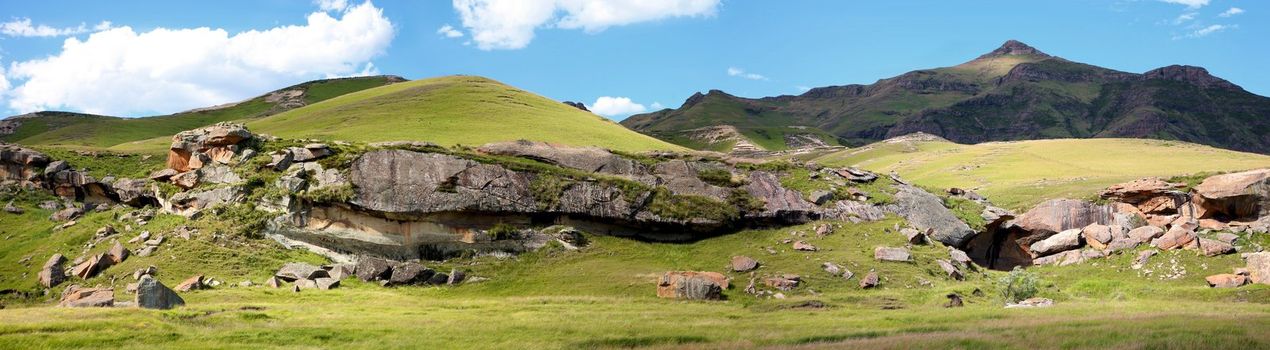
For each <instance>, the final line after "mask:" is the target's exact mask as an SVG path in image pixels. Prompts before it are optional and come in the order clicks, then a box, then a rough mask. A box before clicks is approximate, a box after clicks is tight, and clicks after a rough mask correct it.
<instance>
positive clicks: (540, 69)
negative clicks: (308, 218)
mask: <svg viewBox="0 0 1270 350" xmlns="http://www.w3.org/2000/svg"><path fill="white" fill-rule="evenodd" d="M1268 14H1270V4H1268V3H1266V2H1262V1H1250V0H1137V1H1128V0H1121V1H1113V0H1108V1H1093V0H1089V1H1075V0H1073V1H830V0H825V1H729V0H644V1H636V0H456V1H454V2H449V1H404V0H403V1H389V0H378V1H374V2H373V3H363V2H361V1H357V0H348V1H340V0H318V1H308V0H295V1H284V0H255V1H216V2H202V3H195V2H184V1H182V2H172V1H126V2H102V1H78V2H77V1H57V2H52V1H21V2H12V1H7V2H5V3H4V4H2V5H0V21H3V22H4V23H3V24H0V67H3V69H4V70H3V71H0V73H2V74H3V76H4V80H2V81H0V114H4V115H13V114H19V113H23V112H29V111H33V110H42V109H55V110H71V111H83V112H91V113H100V114H109V115H120V116H145V115H154V114H162V113H172V112H177V111H181V110H185V109H190V108H196V107H202V106H208V105H215V104H220V103H226V102H232V101H236V100H241V99H244V98H248V97H251V96H254V95H258V94H260V93H263V92H267V91H269V90H273V89H276V88H280V87H283V86H286V85H290V84H293V83H298V82H302V81H307V80H311V79H319V78H324V77H334V76H349V75H358V74H370V73H379V74H396V75H401V76H404V77H406V78H410V79H419V78H427V77H433V76H440V75H450V74H473V75H482V76H487V77H490V78H494V79H497V80H500V81H503V82H505V83H508V84H511V85H514V86H517V87H520V88H523V89H526V90H530V91H534V92H537V93H540V94H542V95H545V96H548V97H551V98H554V99H557V100H572V101H582V102H584V103H586V104H587V105H589V106H593V107H594V109H598V110H602V111H603V112H604V113H603V114H608V116H609V117H611V118H614V119H621V118H624V117H625V116H626V115H627V114H630V113H633V112H638V111H641V110H652V109H654V108H657V107H659V106H665V107H677V106H678V105H679V104H681V103H682V102H683V100H684V99H686V98H687V97H688V96H689V95H691V94H692V93H694V92H697V91H706V90H709V89H720V90H724V91H727V92H729V93H732V94H735V95H740V96H749V97H759V96H771V95H781V94H798V93H801V92H802V91H803V90H804V89H806V88H807V87H816V86H825V85H842V84H852V83H871V82H873V81H875V80H877V79H881V78H886V77H891V76H894V75H897V74H900V73H903V72H906V71H910V70H914V69H920V68H933V67H941V66H950V65H955V64H958V63H961V62H964V61H967V60H970V59H972V58H974V57H976V56H978V55H980V54H982V53H985V52H987V51H990V50H992V49H994V48H996V47H997V46H999V45H1000V44H1001V43H1002V42H1004V41H1005V40H1007V39H1018V40H1021V41H1023V42H1026V43H1028V44H1030V45H1032V46H1035V47H1037V48H1038V49H1040V50H1042V51H1045V52H1047V53H1049V54H1052V55H1057V56H1062V57H1064V58H1067V59H1071V60H1075V61H1080V62H1085V63H1090V64H1095V65H1099V66H1103V67H1108V68H1113V69H1118V70H1124V71H1129V72H1143V71H1146V70H1150V69H1153V68H1157V67H1161V66H1165V65H1170V64H1188V65H1197V66H1203V67H1205V68H1208V69H1209V71H1210V72H1212V73H1213V74H1215V75H1217V76H1220V77H1223V78H1226V79H1227V80H1230V81H1232V82H1234V83H1235V84H1239V85H1241V86H1243V87H1244V88H1245V89H1247V90H1249V91H1252V92H1254V93H1257V94H1260V95H1263V96H1264V95H1270V74H1267V73H1266V66H1265V63H1266V62H1270V45H1267V44H1266V42H1267V38H1270V35H1267V34H1270V30H1268V29H1267V27H1266V26H1267V25H1268V24H1270V15H1268ZM103 22H109V23H103ZM446 26H448V27H446ZM200 28H201V29H200ZM443 28H444V29H446V30H442V29H443ZM597 101H598V102H601V103H600V104H601V105H600V106H595V105H596V103H597Z"/></svg>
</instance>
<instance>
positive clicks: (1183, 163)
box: [802, 134, 1270, 209]
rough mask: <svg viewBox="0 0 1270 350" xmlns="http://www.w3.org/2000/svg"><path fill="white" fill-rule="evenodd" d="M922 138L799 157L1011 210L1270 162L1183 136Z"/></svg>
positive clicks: (1259, 165)
mask: <svg viewBox="0 0 1270 350" xmlns="http://www.w3.org/2000/svg"><path fill="white" fill-rule="evenodd" d="M918 135H921V134H912V135H906V136H902V137H896V138H892V139H887V140H884V141H880V142H877V143H873V144H869V145H866V146H863V147H858V148H853V149H849V150H842V151H837V152H832V153H828V154H820V155H815V156H811V157H808V158H804V159H802V160H811V161H815V162H816V163H819V164H824V165H828V166H858V167H861V168H864V169H868V170H873V171H877V172H882V173H888V172H892V171H894V172H896V173H898V174H900V176H902V177H904V179H906V180H909V181H912V182H914V183H917V184H919V185H922V186H928V187H930V188H935V189H947V188H950V187H958V188H964V189H971V190H975V191H977V192H978V193H980V194H983V195H986V196H988V198H991V199H992V202H993V203H996V204H997V205H1001V206H1005V207H1008V208H1012V209H1023V208H1027V207H1029V206H1031V205H1033V204H1036V203H1039V202H1041V201H1044V200H1046V199H1050V198H1060V197H1067V198H1092V197H1093V196H1094V195H1096V194H1097V192H1098V191H1099V190H1101V189H1103V188H1106V187H1107V186H1109V185H1112V184H1116V183H1121V182H1125V181H1130V180H1134V179H1138V178H1142V177H1147V176H1164V177H1168V176H1179V175H1187V174H1194V173H1202V172H1223V171H1237V170H1248V169H1256V168H1266V167H1270V156H1266V155H1260V154H1252V153H1244V152H1235V151H1229V150H1224V149H1218V148H1213V147H1209V146H1203V145H1196V144H1190V143H1185V142H1179V141H1161V140H1142V139H1124V138H1097V139H1053V140H1029V141H1011V142H987V143H980V144H976V145H963V144H957V143H953V142H950V141H948V140H944V139H940V138H937V137H930V136H929V135H925V136H926V137H918Z"/></svg>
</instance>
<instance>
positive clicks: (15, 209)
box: [4, 201, 26, 215]
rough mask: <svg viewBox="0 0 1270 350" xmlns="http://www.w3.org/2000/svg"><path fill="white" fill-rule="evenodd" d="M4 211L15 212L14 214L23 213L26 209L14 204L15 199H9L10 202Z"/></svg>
mask: <svg viewBox="0 0 1270 350" xmlns="http://www.w3.org/2000/svg"><path fill="white" fill-rule="evenodd" d="M4 212H6V213H9V214H14V215H21V214H22V213H25V212H26V211H25V210H22V208H18V207H17V206H15V205H13V201H9V203H8V204H5V205H4Z"/></svg>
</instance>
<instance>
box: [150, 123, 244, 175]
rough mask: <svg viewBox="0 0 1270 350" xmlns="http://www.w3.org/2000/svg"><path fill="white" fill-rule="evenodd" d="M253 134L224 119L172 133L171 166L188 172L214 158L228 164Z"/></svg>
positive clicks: (169, 164) (169, 159) (169, 163)
mask: <svg viewBox="0 0 1270 350" xmlns="http://www.w3.org/2000/svg"><path fill="white" fill-rule="evenodd" d="M252 137H254V135H252V133H251V132H250V131H247V128H246V127H244V126H243V125H242V124H234V123H224V122H222V123H217V124H214V125H211V126H206V127H202V128H198V129H194V130H187V131H182V132H180V133H177V134H176V135H173V136H172V145H171V146H170V147H169V150H168V161H167V165H168V168H169V169H175V170H177V171H180V172H186V171H190V170H192V169H198V168H201V167H203V166H204V165H207V164H208V163H209V162H212V161H215V162H219V163H228V162H229V160H231V159H232V158H233V155H234V154H235V153H236V152H237V151H238V149H239V147H238V146H239V145H238V144H239V143H240V142H243V141H245V140H248V139H251V138H252Z"/></svg>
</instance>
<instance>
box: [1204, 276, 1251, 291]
mask: <svg viewBox="0 0 1270 350" xmlns="http://www.w3.org/2000/svg"><path fill="white" fill-rule="evenodd" d="M1204 281H1206V282H1208V286H1209V287H1212V288H1238V287H1239V286H1242V285H1245V284H1248V277H1247V276H1241V275H1235V274H1229V273H1223V274H1219V275H1212V276H1208V277H1204Z"/></svg>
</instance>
